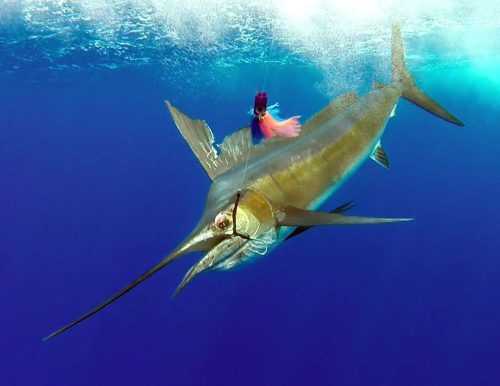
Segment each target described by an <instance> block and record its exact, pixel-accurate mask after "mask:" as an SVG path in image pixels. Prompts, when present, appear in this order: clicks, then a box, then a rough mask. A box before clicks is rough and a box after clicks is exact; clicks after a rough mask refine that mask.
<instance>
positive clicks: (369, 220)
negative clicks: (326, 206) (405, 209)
mask: <svg viewBox="0 0 500 386" xmlns="http://www.w3.org/2000/svg"><path fill="white" fill-rule="evenodd" d="M277 220H278V224H279V225H285V226H294V227H312V226H318V225H355V224H384V223H392V222H404V221H411V220H413V219H412V218H377V217H357V216H343V215H341V214H337V213H327V212H315V211H311V210H306V209H299V208H295V207H292V206H288V207H286V208H285V209H284V210H283V211H282V212H279V213H278V215H277Z"/></svg>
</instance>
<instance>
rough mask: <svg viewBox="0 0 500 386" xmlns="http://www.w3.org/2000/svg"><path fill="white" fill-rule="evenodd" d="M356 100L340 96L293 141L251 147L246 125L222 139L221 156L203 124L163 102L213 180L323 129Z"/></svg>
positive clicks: (281, 139)
mask: <svg viewBox="0 0 500 386" xmlns="http://www.w3.org/2000/svg"><path fill="white" fill-rule="evenodd" d="M358 99H359V98H358V96H357V95H356V93H354V92H348V93H345V94H342V95H340V96H339V97H338V98H336V99H335V100H334V101H333V102H331V103H330V104H329V105H327V106H326V107H325V108H323V109H322V110H321V111H319V112H318V113H316V114H315V115H313V116H312V117H311V118H310V119H309V120H307V122H306V123H305V124H304V125H303V126H302V130H301V134H300V135H299V136H298V137H295V138H284V137H274V138H270V139H267V140H265V141H262V142H261V143H259V144H254V143H253V140H252V133H251V131H250V128H249V127H248V126H247V127H244V128H242V129H240V130H238V131H236V132H234V133H233V134H230V135H228V136H227V137H225V138H224V140H223V142H222V143H221V144H220V145H219V146H218V147H219V149H220V154H217V150H216V148H215V147H214V142H215V139H214V135H213V133H212V131H211V130H210V128H209V127H208V125H207V123H206V122H205V121H203V120H200V119H198V120H194V119H191V118H189V117H188V116H187V115H185V114H183V113H181V112H180V111H179V110H178V109H176V108H175V107H174V106H172V104H171V103H170V102H168V101H165V103H166V105H167V107H168V109H169V110H170V113H171V114H172V117H173V119H174V121H175V124H176V125H177V127H178V129H179V131H180V132H181V134H182V136H183V137H184V139H185V140H186V142H187V143H188V145H189V146H190V147H191V150H192V151H193V152H194V154H195V155H196V157H197V158H198V160H199V161H200V163H201V165H202V166H203V168H204V169H205V171H206V172H207V174H208V175H209V177H210V178H211V179H212V180H213V179H214V178H215V177H217V176H218V175H219V174H222V173H223V172H225V171H226V170H228V169H231V168H232V167H234V166H236V165H239V164H241V163H244V162H245V161H246V160H247V158H248V157H251V158H254V157H256V156H259V155H261V154H264V153H266V152H268V151H272V150H276V149H278V148H280V147H282V146H284V145H287V144H289V143H290V142H293V141H296V140H297V139H298V138H300V137H301V136H303V135H305V134H307V133H308V132H311V131H313V130H315V129H316V128H318V127H321V126H323V125H324V124H325V123H327V122H328V121H330V120H331V119H332V118H334V117H336V116H337V115H339V114H340V113H342V112H343V111H344V110H345V109H346V108H348V107H349V106H351V105H352V104H353V103H355V102H356V101H357V100H358Z"/></svg>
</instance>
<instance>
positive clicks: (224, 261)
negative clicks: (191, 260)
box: [173, 235, 251, 297]
mask: <svg viewBox="0 0 500 386" xmlns="http://www.w3.org/2000/svg"><path fill="white" fill-rule="evenodd" d="M250 244H251V240H250V239H249V238H245V237H241V236H239V235H232V236H229V237H228V238H226V239H224V240H222V241H221V242H220V243H218V244H217V245H216V246H215V247H213V248H212V249H210V250H209V251H208V252H207V253H206V254H205V256H203V257H202V258H201V259H200V260H199V261H198V262H197V263H196V264H194V265H193V266H192V267H191V268H190V269H189V271H187V273H186V275H184V278H183V279H182V281H181V283H180V284H179V285H178V287H177V289H176V290H175V292H174V295H173V297H175V296H177V295H178V294H179V293H180V292H181V291H182V290H183V289H184V288H185V287H186V286H187V285H188V284H189V283H190V282H191V280H193V279H194V278H195V277H196V276H198V275H199V274H201V273H202V272H205V271H208V270H213V269H229V268H231V267H232V266H234V265H236V264H237V262H238V261H239V260H240V259H241V258H243V257H244V256H245V255H246V251H247V250H248V246H249V245H250Z"/></svg>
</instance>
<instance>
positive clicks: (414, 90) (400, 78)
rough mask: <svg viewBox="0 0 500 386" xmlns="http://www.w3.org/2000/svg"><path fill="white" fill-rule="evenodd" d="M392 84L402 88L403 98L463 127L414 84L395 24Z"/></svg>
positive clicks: (393, 31) (398, 28)
mask: <svg viewBox="0 0 500 386" xmlns="http://www.w3.org/2000/svg"><path fill="white" fill-rule="evenodd" d="M392 83H393V84H395V85H401V86H402V97H403V98H405V99H407V100H409V101H410V102H412V103H414V104H416V105H417V106H419V107H421V108H422V109H424V110H426V111H428V112H429V113H431V114H434V115H436V116H438V117H439V118H442V119H444V120H445V121H448V122H451V123H453V124H455V125H458V126H464V123H463V122H462V121H461V120H460V119H458V118H457V117H455V116H454V115H453V114H451V113H450V112H449V111H447V110H446V109H445V108H444V107H443V106H441V105H440V104H439V103H437V102H436V101H435V100H433V99H432V98H431V97H429V96H428V95H427V94H425V93H424V92H423V91H422V90H420V89H419V88H418V87H417V85H416V84H415V81H414V79H413V77H412V76H411V74H410V72H409V71H408V68H407V67H406V63H405V56H404V45H403V39H402V37H401V26H400V25H399V23H395V24H393V26H392Z"/></svg>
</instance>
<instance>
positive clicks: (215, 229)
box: [45, 25, 463, 339]
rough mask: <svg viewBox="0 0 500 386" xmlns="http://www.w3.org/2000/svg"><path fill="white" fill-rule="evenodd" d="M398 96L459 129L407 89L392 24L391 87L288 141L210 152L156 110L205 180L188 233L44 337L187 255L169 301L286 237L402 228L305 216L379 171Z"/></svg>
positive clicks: (343, 101) (317, 120)
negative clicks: (365, 169) (190, 260)
mask: <svg viewBox="0 0 500 386" xmlns="http://www.w3.org/2000/svg"><path fill="white" fill-rule="evenodd" d="M400 98H405V99H407V100H409V101H411V102H413V103H414V104H416V105H418V106H419V107H421V108H423V109H425V110H427V111H428V112H431V113H432V114H434V115H436V116H438V117H440V118H442V119H444V120H446V121H449V122H451V123H453V124H456V125H463V123H462V122H461V121H460V120H459V119H458V118H456V117H455V116H453V115H452V114H451V113H449V112H448V111H446V110H445V109H444V108H443V107H442V106H440V105H439V104H437V103H436V102H435V101H434V100H432V99H431V98H430V97H428V96H427V95H426V94H425V93H423V92H422V91H421V90H420V89H418V87H417V86H416V85H415V82H414V81H413V79H412V77H411V75H410V74H409V72H408V70H407V68H406V65H405V62H404V53H403V42H402V39H401V32H400V28H399V26H398V25H394V26H393V30H392V81H391V83H390V84H387V85H381V84H374V87H373V89H372V90H371V91H369V92H368V94H367V95H365V96H364V97H362V98H359V97H358V96H357V95H356V94H354V93H347V94H344V95H341V96H340V97H339V98H337V99H336V100H335V101H333V102H331V103H330V104H329V105H328V106H326V107H325V108H324V109H322V110H321V111H319V112H318V113H317V114H315V115H314V116H313V117H312V118H310V119H309V120H308V121H307V122H306V123H305V124H304V125H303V126H302V128H301V134H300V136H298V137H294V138H279V137H275V138H271V139H269V140H266V141H263V142H262V143H260V144H257V145H255V144H254V143H253V141H252V135H251V130H250V128H244V129H242V130H239V131H237V132H236V133H234V134H232V135H231V136H229V137H226V139H225V140H224V141H223V142H222V143H221V144H220V145H219V146H218V148H216V147H214V146H213V144H214V136H213V133H212V131H211V130H210V129H209V128H208V126H207V124H206V123H205V122H204V121H202V120H193V119H191V118H189V117H188V116H186V115H185V114H183V113H181V112H180V111H179V110H177V109H176V108H175V107H174V106H172V105H171V104H170V103H169V102H166V104H167V107H168V109H169V110H170V112H171V114H172V117H173V119H174V121H175V123H176V125H177V127H178V128H179V130H180V132H181V134H182V135H183V137H184V139H185V140H186V142H187V143H188V144H189V146H190V147H191V150H192V151H193V153H194V154H195V156H196V157H197V158H198V160H199V161H200V163H201V165H202V166H203V168H204V169H205V171H206V172H207V174H208V176H209V177H210V179H211V180H212V185H211V187H210V190H209V192H208V197H207V201H206V204H205V209H204V212H203V214H202V216H201V219H200V221H199V223H198V225H197V226H196V227H195V228H194V230H193V231H192V233H191V234H190V235H189V236H188V237H187V238H186V240H184V242H182V243H181V244H180V245H179V247H177V248H176V249H175V250H174V251H173V252H172V253H170V254H169V255H168V256H166V257H165V258H164V259H163V260H161V261H160V262H159V263H158V264H157V265H156V266H154V267H153V268H151V269H149V270H147V271H146V272H145V273H143V274H142V275H140V276H139V277H138V278H137V279H135V280H134V281H133V282H131V283H130V284H129V285H128V286H126V287H125V288H123V289H122V290H120V291H118V292H117V293H116V294H114V295H113V296H111V297H110V298H108V299H107V300H106V301H104V302H103V303H101V304H100V305H98V306H97V307H95V308H93V309H92V310H90V311H88V312H87V313H85V314H83V315H82V316H80V317H79V318H78V319H76V320H75V321H73V322H71V323H69V324H67V325H65V326H63V327H62V328H60V329H59V330H57V331H55V332H53V333H52V334H50V335H49V336H47V337H46V338H45V339H50V338H52V337H54V336H56V335H59V334H60V333H62V332H64V331H66V330H68V329H69V328H71V327H73V326H75V325H76V324H78V323H80V322H82V321H83V320H85V319H87V318H89V317H90V316H92V315H94V314H95V313H97V312H99V311H100V310H102V309H103V308H105V307H107V306H108V305H109V304H111V303H112V302H114V301H115V300H117V299H118V298H120V297H121V296H123V295H125V294H126V293H127V292H129V291H131V290H132V289H133V288H135V287H136V286H137V285H139V284H140V283H142V282H143V281H144V280H146V279H148V278H149V277H151V276H153V275H154V274H155V273H157V272H158V271H160V270H161V269H162V268H164V267H165V266H167V265H168V264H170V263H171V262H173V261H174V260H176V259H177V258H178V257H179V256H181V255H184V254H187V253H189V252H194V251H203V252H205V255H204V256H203V257H202V258H201V259H200V260H199V261H198V262H197V263H196V264H195V265H193V267H191V269H190V270H189V271H188V272H187V273H186V275H185V276H184V279H183V280H182V281H181V283H180V285H179V286H178V288H177V290H176V294H177V293H179V292H180V291H181V290H182V289H184V288H185V287H186V285H187V284H189V283H190V282H191V281H192V280H193V279H194V278H195V277H197V276H198V275H199V274H201V273H203V272H206V271H209V270H213V269H220V270H227V269H231V268H233V267H235V266H237V265H239V264H241V263H244V262H247V261H249V260H251V259H252V258H254V257H255V256H261V255H267V254H268V253H269V252H270V251H271V250H272V249H273V248H275V247H276V246H278V245H279V244H280V243H282V242H284V241H285V240H287V239H288V238H290V237H293V236H296V235H297V234H300V233H301V232H303V231H304V230H307V229H309V228H311V227H314V226H320V225H350V224H380V223H391V222H402V221H408V220H410V219H408V218H372V217H356V216H345V215H344V214H343V212H344V211H345V210H346V209H348V208H350V207H351V205H350V204H346V205H342V206H341V207H339V208H337V209H336V210H334V211H332V212H329V213H326V212H318V211H315V210H316V209H317V208H318V207H319V206H320V205H321V203H322V202H323V201H324V200H325V199H326V198H328V197H329V196H330V195H331V194H333V192H335V190H336V189H338V188H339V187H340V186H341V185H342V184H343V183H344V182H345V181H346V179H347V178H348V177H349V176H350V175H352V173H354V172H355V171H356V170H357V168H358V167H359V166H360V165H361V163H362V162H363V161H365V160H366V159H367V158H369V157H371V158H373V159H374V160H375V161H377V162H378V163H380V164H381V165H383V166H385V167H388V165H389V163H388V159H387V156H386V154H385V152H384V150H383V148H382V146H381V144H380V139H381V137H382V134H383V132H384V130H385V127H386V125H387V122H388V120H389V118H390V117H391V116H393V113H394V109H395V106H396V104H397V103H398V101H399V99H400Z"/></svg>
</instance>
